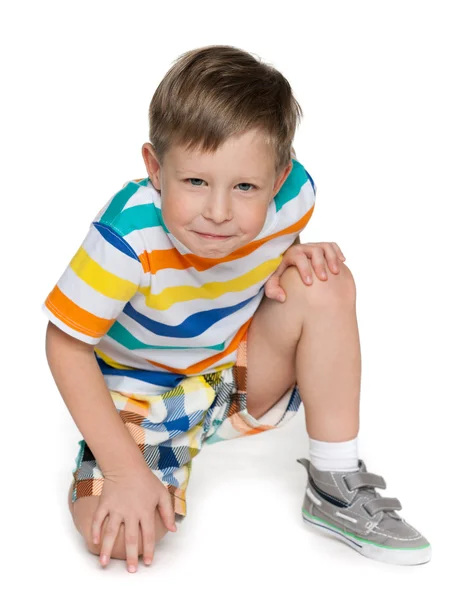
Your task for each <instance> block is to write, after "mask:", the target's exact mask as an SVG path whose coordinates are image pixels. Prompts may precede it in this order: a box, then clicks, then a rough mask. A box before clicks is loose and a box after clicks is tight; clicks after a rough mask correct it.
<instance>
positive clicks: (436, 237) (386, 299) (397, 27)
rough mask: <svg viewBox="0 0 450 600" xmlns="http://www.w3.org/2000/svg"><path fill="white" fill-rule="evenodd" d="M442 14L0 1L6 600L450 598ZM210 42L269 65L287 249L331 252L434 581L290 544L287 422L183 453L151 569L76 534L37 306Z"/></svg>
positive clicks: (300, 436)
mask: <svg viewBox="0 0 450 600" xmlns="http://www.w3.org/2000/svg"><path fill="white" fill-rule="evenodd" d="M446 9H447V10H448V3H447V2H445V1H442V2H438V1H432V0H428V1H427V2H424V1H422V2H414V1H405V2H401V1H395V0H390V1H389V2H380V1H377V2H369V1H365V2H357V1H355V2H348V1H343V0H341V1H340V2H332V1H330V2H323V1H319V0H315V1H309V2H301V1H298V0H297V1H296V2H273V3H265V2H261V1H260V2H243V1H241V2H234V3H233V2H222V3H214V2H212V1H211V2H200V1H191V2H185V3H182V2H179V3H177V2H172V1H171V2H160V3H157V2H150V0H148V1H147V2H143V1H141V2H138V1H132V0H128V1H127V2H115V1H114V2H113V1H108V2H106V1H105V2H100V1H95V0H91V1H89V2H86V1H80V0H78V2H64V1H59V2H56V1H55V2H49V1H45V0H40V1H39V2H20V1H19V0H16V1H15V2H12V1H10V2H5V3H3V4H2V9H1V14H0V23H1V25H0V28H1V30H0V44H1V55H2V67H1V68H2V88H3V91H2V94H1V104H2V108H1V111H0V119H1V146H2V147H1V163H0V164H1V174H0V177H1V192H2V193H1V195H2V202H1V211H2V213H1V231H2V235H1V244H2V251H1V257H2V272H3V277H2V299H1V301H2V305H3V306H2V315H3V319H2V346H3V358H2V363H1V364H2V367H3V376H2V382H1V386H2V420H1V425H2V436H1V442H2V450H1V457H2V466H1V468H0V471H1V489H2V492H1V496H0V499H1V503H2V516H3V522H2V536H1V546H2V548H1V552H2V554H3V555H4V559H3V560H2V563H1V567H0V568H1V569H2V571H3V574H2V575H1V578H0V586H1V588H2V589H3V590H6V591H8V594H7V595H6V596H5V597H7V598H25V597H27V592H28V593H29V595H30V596H31V595H33V597H35V594H36V592H39V597H40V594H44V593H45V594H46V596H49V597H51V598H53V597H56V596H58V597H61V598H67V599H69V598H70V599H72V598H79V597H80V596H82V597H85V598H88V599H89V598H94V597H95V598H97V597H99V595H100V594H101V597H102V598H113V599H115V598H122V597H124V596H125V595H127V597H129V598H132V597H137V594H139V596H140V597H145V598H147V597H148V598H152V597H153V598H155V597H158V598H162V597H166V598H171V597H179V598H187V599H191V598H192V599H193V598H201V597H212V598H238V599H240V598H245V597H253V596H257V597H260V598H273V597H274V596H275V597H276V596H279V597H281V595H283V596H284V595H285V594H289V597H295V598H297V597H298V598H306V597H309V598H325V597H327V598H328V597H333V598H335V599H339V598H346V599H347V598H349V597H359V596H360V595H363V596H364V597H365V598H378V597H381V596H383V597H386V598H394V597H400V595H401V596H402V597H404V598H408V599H409V598H423V597H424V595H427V596H428V597H431V598H435V597H436V598H437V597H439V598H443V597H449V596H448V593H449V584H448V575H447V573H448V570H447V563H448V560H449V558H450V551H449V546H448V536H449V533H450V532H449V525H448V514H449V508H448V501H449V495H448V492H449V484H448V479H449V478H448V468H449V463H450V461H449V444H448V424H449V421H448V415H449V408H448V403H449V400H450V394H449V383H448V373H449V335H450V327H449V317H448V307H449V294H448V260H449V256H448V250H449V245H448V234H447V231H448V204H449V200H450V185H449V179H448V174H449V169H448V162H449V158H450V153H449V134H450V126H449V105H450V95H449V87H448V85H449V66H448V59H449V56H450V45H449V36H448V30H449V19H448V16H447V15H446ZM208 44H231V45H235V46H238V47H241V48H242V49H245V50H247V51H250V52H252V53H254V54H256V55H258V56H259V57H260V58H262V60H264V61H266V62H269V63H270V64H272V65H273V66H275V67H276V68H278V69H279V70H281V71H282V72H283V74H284V75H285V76H286V77H287V78H288V79H289V81H290V82H291V85H292V87H293V89H294V92H295V94H296V97H297V98H298V100H299V102H300V104H301V106H302V109H303V111H304V119H303V122H302V124H301V126H300V128H299V130H298V133H297V136H296V140H295V149H296V152H297V157H298V159H299V160H300V162H302V163H303V164H304V165H305V167H306V168H307V169H308V171H309V172H310V173H311V175H312V177H313V178H314V180H315V182H316V185H317V190H318V193H317V206H316V210H315V213H314V216H313V218H312V220H311V222H310V223H309V224H308V226H307V228H306V229H305V231H304V233H303V234H302V241H303V242H319V241H336V242H337V243H338V244H339V245H340V246H341V248H342V250H343V252H344V254H345V255H346V257H347V265H348V266H349V268H350V269H351V270H352V272H353V275H354V277H355V280H356V283H357V290H358V300H357V307H358V320H359V326H360V334H361V345H362V356H363V375H362V427H361V432H360V449H361V457H362V458H363V459H364V460H365V461H366V463H367V465H368V468H369V470H371V471H374V472H376V473H379V474H380V475H382V476H384V477H385V479H386V480H387V483H388V489H387V491H386V494H387V495H390V496H397V497H398V498H399V499H400V501H401V502H402V503H403V506H404V510H403V511H402V513H401V514H402V516H404V517H405V518H406V519H407V520H408V521H410V522H411V523H412V524H413V525H414V526H416V527H417V528H418V529H419V530H421V531H422V532H423V533H424V534H425V535H426V536H427V537H428V538H429V540H430V541H431V543H432V545H433V552H434V554H433V559H432V561H431V563H429V564H427V565H424V566H420V567H395V566H389V565H385V564H383V563H377V562H374V561H370V560H368V559H365V558H363V557H362V556H360V555H359V554H357V553H355V552H354V551H353V550H352V549H350V548H348V547H347V546H344V545H343V544H341V543H339V542H337V541H334V540H329V539H327V538H325V537H322V536H320V535H318V534H315V533H310V531H309V530H307V529H306V528H305V526H304V525H303V523H302V520H301V503H302V500H303V494H304V487H305V480H306V477H305V472H304V470H303V467H301V466H300V465H299V464H298V463H296V458H297V457H299V456H305V455H306V453H307V438H306V434H305V429H304V418H303V410H302V411H301V413H300V415H299V416H298V417H297V418H295V419H294V421H292V422H291V423H290V424H289V425H287V426H286V427H285V428H284V429H283V430H279V431H276V432H269V433H265V434H261V435H259V436H255V437H252V438H249V439H243V440H236V441H233V442H228V443H227V442H224V443H222V444H218V445H216V446H212V447H210V448H206V449H205V450H204V451H203V452H202V453H201V455H199V456H198V457H197V458H196V459H195V461H194V469H193V473H192V478H191V483H190V486H189V490H188V517H187V519H186V520H185V521H184V523H183V524H181V525H180V527H179V532H178V533H177V534H169V535H168V537H167V538H166V539H165V540H164V541H163V543H162V544H161V546H160V547H159V549H158V550H157V552H156V554H155V562H154V564H153V566H152V567H150V568H146V567H144V565H143V564H142V563H140V566H139V570H138V573H137V574H134V575H132V574H129V573H127V571H126V569H125V564H124V563H123V562H122V561H112V563H111V564H110V566H109V567H108V568H107V570H106V571H105V570H102V569H101V567H100V566H99V563H98V559H97V558H96V557H94V556H93V555H91V554H89V553H88V552H87V551H86V550H85V548H84V545H83V541H82V538H81V536H80V535H79V534H78V532H77V531H76V529H75V527H74V526H73V524H72V521H71V518H70V514H69V511H68V508H67V503H66V497H67V491H68V486H69V483H70V480H71V473H72V469H73V468H74V466H75V456H76V453H77V449H78V446H77V442H78V440H79V439H80V434H79V432H78V431H77V429H76V426H75V425H74V423H73V421H72V420H71V417H70V415H69V413H68V411H67V409H66V407H65V405H64V403H63V401H62V400H61V399H60V397H59V395H58V392H57V390H56V387H55V385H54V383H53V380H52V378H51V375H50V372H49V370H48V367H47V363H46V359H45V353H44V332H45V327H46V319H45V317H44V316H43V315H42V313H41V312H40V306H41V304H42V302H43V301H44V299H45V297H46V295H47V294H48V293H49V292H50V290H51V289H52V287H53V285H54V284H55V283H56V281H57V279H58V278H59V276H60V274H61V273H62V271H63V269H64V268H65V266H66V264H67V263H68V262H69V260H70V259H71V257H72V255H73V254H74V252H75V251H76V250H77V249H78V246H79V245H80V243H81V241H82V239H83V237H84V235H85V232H86V231H87V227H88V225H89V222H90V220H91V219H92V218H93V217H94V216H95V214H96V213H97V211H98V210H99V209H100V207H101V206H103V204H104V203H105V202H106V201H107V200H108V199H109V198H110V197H111V195H113V194H114V193H115V192H116V191H117V190H118V189H119V188H120V186H122V184H123V183H124V182H125V181H127V180H129V179H132V178H137V177H144V176H145V170H144V165H143V162H142V158H141V153H140V149H141V146H142V144H143V143H144V142H145V141H147V135H148V133H147V132H148V126H147V110H148V105H149V103H150V99H151V96H152V94H153V92H154V90H155V89H156V87H157V85H158V83H159V82H160V80H161V78H162V77H163V76H164V74H165V72H166V71H167V70H168V69H169V67H170V66H171V64H172V63H173V61H175V60H176V58H177V57H178V56H179V55H180V54H181V53H183V52H185V51H187V50H189V49H192V48H196V47H199V46H203V45H208ZM438 589H439V591H438ZM162 594H164V596H162Z"/></svg>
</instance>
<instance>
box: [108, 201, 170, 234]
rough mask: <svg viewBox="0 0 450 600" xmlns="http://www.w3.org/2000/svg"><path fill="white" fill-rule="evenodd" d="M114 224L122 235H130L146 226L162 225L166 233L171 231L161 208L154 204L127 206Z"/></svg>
mask: <svg viewBox="0 0 450 600" xmlns="http://www.w3.org/2000/svg"><path fill="white" fill-rule="evenodd" d="M112 224H113V226H114V228H115V229H117V231H119V233H121V234H122V235H128V234H129V233H131V232H132V231H136V230H139V229H145V228H146V227H162V228H163V229H164V231H165V232H166V233H168V232H169V230H168V229H167V227H166V226H165V224H164V221H163V219H162V215H161V210H160V209H159V208H157V207H156V206H155V205H154V204H140V205H139V206H132V207H131V208H126V209H125V210H124V211H122V212H121V213H120V214H119V215H118V216H117V217H116V218H115V219H114V223H112Z"/></svg>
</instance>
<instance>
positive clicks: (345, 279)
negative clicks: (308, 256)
mask: <svg viewBox="0 0 450 600" xmlns="http://www.w3.org/2000/svg"><path fill="white" fill-rule="evenodd" d="M326 270H327V277H328V279H326V280H325V281H324V280H322V279H319V277H318V276H317V275H316V272H315V271H314V269H313V267H312V265H311V272H312V273H311V276H312V280H313V282H312V283H311V284H309V285H307V284H306V283H304V281H303V279H302V278H301V275H300V273H299V270H298V268H297V267H296V266H292V267H288V268H287V269H286V271H285V272H284V273H283V274H282V275H281V277H280V284H281V287H282V288H283V289H284V290H285V292H286V297H287V300H288V299H289V296H291V298H295V297H296V295H297V294H301V295H302V297H303V298H306V300H307V302H308V304H312V305H315V306H317V305H320V306H324V305H326V306H330V304H333V305H336V304H338V305H343V304H345V305H347V304H354V302H355V298H356V285H355V280H354V278H353V275H352V273H351V271H350V269H349V268H348V267H347V266H346V265H345V264H343V263H341V264H340V265H339V273H338V274H335V273H333V272H331V271H330V270H329V269H328V267H327V269H326ZM287 300H286V301H287Z"/></svg>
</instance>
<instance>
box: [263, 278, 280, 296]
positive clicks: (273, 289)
mask: <svg viewBox="0 0 450 600" xmlns="http://www.w3.org/2000/svg"><path fill="white" fill-rule="evenodd" d="M264 293H265V295H266V296H267V297H268V298H270V299H271V300H279V299H280V295H281V294H284V292H283V288H282V287H281V286H280V278H279V277H278V275H276V273H274V274H273V275H271V277H270V278H269V279H268V280H267V281H266V283H265V285H264Z"/></svg>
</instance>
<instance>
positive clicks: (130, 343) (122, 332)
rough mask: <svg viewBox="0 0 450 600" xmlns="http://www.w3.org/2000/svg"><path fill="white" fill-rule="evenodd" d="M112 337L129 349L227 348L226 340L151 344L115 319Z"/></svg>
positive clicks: (221, 349)
mask: <svg viewBox="0 0 450 600" xmlns="http://www.w3.org/2000/svg"><path fill="white" fill-rule="evenodd" d="M108 335H109V337H110V338H112V339H113V340H115V341H116V342H118V343H119V344H121V345H122V346H124V347H125V348H127V350H195V349H196V348H205V349H206V350H218V351H219V352H222V351H223V350H225V342H224V343H222V344H217V345H216V346H151V345H149V344H144V343H143V342H141V341H140V340H138V339H137V338H135V337H134V335H133V334H132V333H130V332H129V331H128V330H127V329H125V327H124V326H123V325H121V324H120V323H118V322H117V321H115V323H114V324H113V325H112V327H111V329H110V330H109V331H108Z"/></svg>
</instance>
